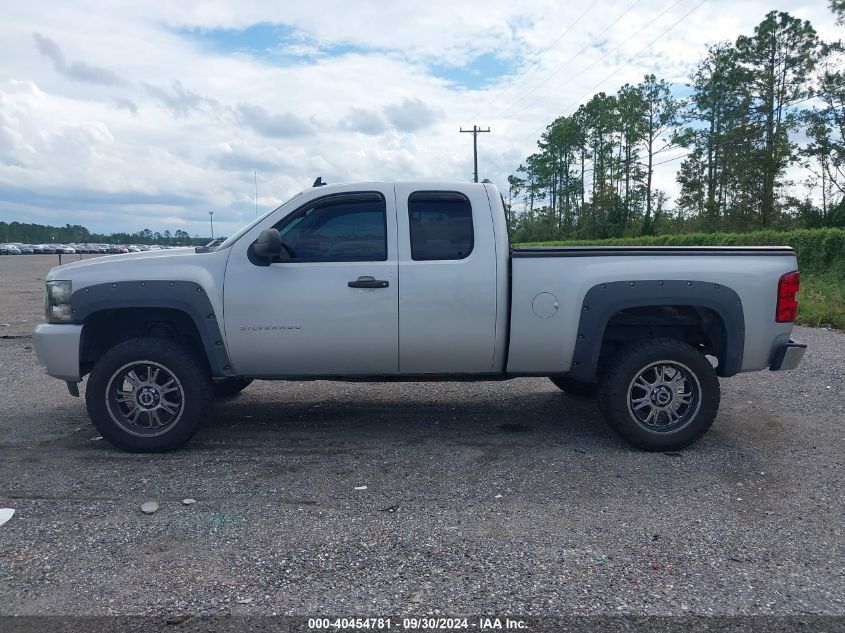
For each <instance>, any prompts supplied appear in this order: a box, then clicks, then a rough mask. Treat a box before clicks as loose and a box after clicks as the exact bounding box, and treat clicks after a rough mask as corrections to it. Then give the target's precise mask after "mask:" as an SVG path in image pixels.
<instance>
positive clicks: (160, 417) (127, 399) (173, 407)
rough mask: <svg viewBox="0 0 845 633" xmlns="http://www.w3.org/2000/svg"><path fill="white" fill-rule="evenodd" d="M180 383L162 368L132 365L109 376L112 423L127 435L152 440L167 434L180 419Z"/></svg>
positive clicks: (144, 363) (150, 363)
mask: <svg viewBox="0 0 845 633" xmlns="http://www.w3.org/2000/svg"><path fill="white" fill-rule="evenodd" d="M184 403H185V392H184V389H183V388H182V383H180V382H179V379H178V378H176V376H174V375H173V374H172V373H171V372H170V370H168V369H167V368H166V367H165V366H164V365H160V364H159V363H155V362H153V361H147V360H143V361H135V362H132V363H129V364H127V365H124V366H123V367H121V368H120V369H118V370H117V371H116V372H115V373H114V374H112V377H111V380H109V384H108V386H107V387H106V404H107V406H108V410H109V414H110V415H111V417H112V419H113V420H114V421H115V422H116V423H117V425H118V426H120V427H121V428H122V429H123V430H125V431H126V432H127V433H132V434H133V435H141V436H146V437H154V436H156V435H162V434H164V433H167V431H169V430H170V429H171V428H173V426H175V424H176V423H177V422H178V421H179V418H181V417H182V410H183V407H184Z"/></svg>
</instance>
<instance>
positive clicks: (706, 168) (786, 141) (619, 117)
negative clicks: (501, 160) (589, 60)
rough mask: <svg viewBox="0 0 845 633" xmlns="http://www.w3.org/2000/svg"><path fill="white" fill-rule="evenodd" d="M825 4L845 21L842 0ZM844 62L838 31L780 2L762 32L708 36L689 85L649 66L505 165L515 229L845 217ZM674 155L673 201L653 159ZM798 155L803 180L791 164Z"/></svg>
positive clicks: (785, 224)
mask: <svg viewBox="0 0 845 633" xmlns="http://www.w3.org/2000/svg"><path fill="white" fill-rule="evenodd" d="M830 6H831V9H832V10H833V11H834V13H835V15H836V16H837V18H838V22H839V24H843V22H845V0H832V2H831V3H830ZM842 62H843V47H842V45H841V43H840V42H823V41H822V40H821V39H820V38H819V36H818V35H817V33H816V31H815V29H814V28H813V26H812V25H811V24H810V22H808V21H806V20H800V19H798V18H795V17H793V16H791V15H789V14H788V13H785V12H777V11H772V12H770V13H768V14H767V15H766V16H765V18H764V19H763V21H762V22H760V24H758V25H757V26H756V27H755V28H754V31H753V33H751V34H749V35H742V36H740V37H738V38H737V40H736V41H735V42H733V43H729V42H721V43H717V44H714V45H712V46H710V47H709V48H708V50H707V51H706V54H705V56H704V58H703V59H702V60H701V62H700V63H699V64H698V65H697V67H696V68H695V69H694V70H693V72H692V73H691V76H690V81H689V83H688V84H687V89H686V92H688V93H689V96H687V97H684V98H678V97H676V96H675V92H676V91H673V86H672V85H671V84H669V83H668V82H666V81H665V80H663V79H659V78H658V77H656V76H655V75H653V74H649V75H646V76H645V77H644V78H643V80H642V81H641V82H640V83H638V84H636V85H630V84H625V85H624V86H622V87H621V88H619V90H618V91H617V92H616V93H615V94H606V93H604V92H600V93H598V94H596V95H595V96H593V97H592V98H591V99H590V100H589V101H588V102H587V103H584V104H582V105H581V106H580V107H579V108H578V109H577V110H576V111H575V112H574V113H572V114H571V115H567V116H560V117H558V118H556V119H555V120H554V121H552V122H551V123H550V124H549V125H548V126H547V127H546V130H545V132H544V133H543V134H542V136H541V138H540V140H539V142H538V144H537V147H538V151H537V152H536V153H534V154H532V155H531V156H528V157H527V158H526V160H525V161H524V162H523V163H522V164H521V165H520V166H519V168H518V169H517V171H516V173H514V174H512V175H510V176H509V177H508V196H509V200H508V208H509V222H510V224H511V230H512V235H513V236H514V238H515V239H516V240H517V241H539V240H552V239H565V238H583V239H598V238H607V237H619V236H637V235H652V234H664V233H676V232H689V231H738V232H744V231H750V230H754V229H776V230H781V229H783V230H785V229H792V228H814V227H835V226H839V227H842V226H845V73H843V71H842V66H843V64H842ZM670 151H671V152H672V153H671V154H670ZM678 152H681V155H680V156H678V155H677V153H678ZM675 161H680V162H679V163H678V169H677V173H676V180H677V183H678V185H679V194H678V196H677V197H676V198H675V199H674V200H672V201H670V200H669V197H668V195H667V193H666V192H665V191H663V190H661V189H659V188H656V187H655V186H654V171H655V168H656V167H658V166H659V165H661V164H665V163H670V162H675ZM794 165H800V166H802V167H803V168H804V171H803V173H806V174H808V178H807V180H805V181H803V182H793V181H791V180H790V179H789V178H788V177H787V171H788V169H789V168H790V167H791V166H794ZM797 190H800V191H801V195H796V193H795V191H797ZM520 202H521V203H522V204H520Z"/></svg>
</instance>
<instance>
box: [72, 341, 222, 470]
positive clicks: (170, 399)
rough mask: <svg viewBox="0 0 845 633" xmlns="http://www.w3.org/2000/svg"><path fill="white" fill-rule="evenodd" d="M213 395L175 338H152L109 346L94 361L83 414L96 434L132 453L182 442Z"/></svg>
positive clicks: (160, 449)
mask: <svg viewBox="0 0 845 633" xmlns="http://www.w3.org/2000/svg"><path fill="white" fill-rule="evenodd" d="M213 400H214V398H213V391H212V384H211V377H210V376H209V374H208V371H207V369H206V368H205V367H204V366H203V364H202V363H201V362H200V361H199V360H198V359H197V358H196V357H195V356H193V355H192V354H191V353H190V352H189V351H188V350H186V349H185V348H183V347H182V346H181V345H179V344H177V343H175V342H174V341H170V340H164V339H157V338H137V339H132V340H129V341H126V342H124V343H120V344H119V345H116V346H115V347H113V348H111V349H110V350H109V351H107V352H106V353H105V354H103V356H102V357H101V358H100V359H99V360H98V361H97V363H96V364H95V365H94V369H93V371H92V372H91V375H90V376H89V378H88V384H87V386H86V389H85V403H86V405H87V407H88V414H89V415H90V416H91V421H92V422H93V423H94V426H95V427H96V428H97V430H98V431H99V432H100V435H102V436H103V437H104V438H105V439H107V440H108V441H109V442H111V443H112V444H114V445H115V446H117V447H118V448H121V449H123V450H125V451H129V452H132V453H158V452H164V451H170V450H173V449H176V448H179V447H181V446H183V445H184V444H185V443H186V442H187V441H188V440H190V439H191V437H192V436H193V435H194V433H196V431H197V429H198V428H199V426H200V424H201V423H202V421H203V420H204V419H205V416H206V413H207V411H208V409H209V406H210V405H211V403H212V402H213ZM133 417H134V418H135V421H134V422H133V420H132V418H133ZM147 425H148V426H147Z"/></svg>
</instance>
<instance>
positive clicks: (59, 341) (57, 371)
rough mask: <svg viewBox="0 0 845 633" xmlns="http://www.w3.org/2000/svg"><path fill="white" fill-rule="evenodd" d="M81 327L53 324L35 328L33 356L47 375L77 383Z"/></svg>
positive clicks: (43, 324) (78, 377) (44, 324)
mask: <svg viewBox="0 0 845 633" xmlns="http://www.w3.org/2000/svg"><path fill="white" fill-rule="evenodd" d="M83 327H84V326H82V325H64V324H62V325H59V324H55V323H41V324H39V325H36V326H35V355H36V356H38V362H39V364H40V365H41V367H43V368H44V371H46V372H47V375H49V376H53V378H60V379H61V380H65V381H67V382H79V380H80V376H79V343H80V340H81V339H82V328H83Z"/></svg>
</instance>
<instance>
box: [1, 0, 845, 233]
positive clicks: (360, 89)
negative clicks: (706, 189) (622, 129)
mask: <svg viewBox="0 0 845 633" xmlns="http://www.w3.org/2000/svg"><path fill="white" fill-rule="evenodd" d="M697 3H698V0H683V1H682V2H680V3H679V4H678V5H677V6H675V7H674V8H671V9H670V10H669V11H667V12H666V13H665V15H663V16H662V17H658V16H660V14H661V12H663V11H664V10H666V8H667V6H671V5H670V4H669V3H667V2H666V0H641V1H640V2H639V3H637V5H636V6H635V8H634V9H633V10H632V11H631V12H630V13H629V14H628V15H626V16H625V18H624V19H622V20H620V21H619V22H618V23H617V24H615V25H613V26H610V25H611V24H612V23H613V20H615V19H616V18H617V17H618V16H619V15H620V14H621V13H622V12H623V11H625V10H626V9H627V8H629V7H630V6H631V4H632V3H631V0H604V1H602V2H600V3H598V4H597V5H596V6H595V7H594V8H593V9H591V10H590V11H588V12H587V13H586V14H585V16H584V17H583V19H582V20H581V22H580V23H579V24H578V25H577V26H576V27H575V28H573V29H572V30H571V31H569V32H568V33H567V34H566V35H565V36H564V37H561V34H562V33H563V32H564V31H565V30H566V29H567V28H568V27H569V26H570V25H571V24H572V23H573V21H574V20H575V19H576V17H578V16H579V15H580V14H581V13H582V12H584V11H585V9H587V7H588V6H590V5H591V4H592V0H574V1H573V2H568V3H561V2H558V1H557V0H526V1H525V2H521V3H513V2H505V0H486V1H485V2H483V3H482V2H480V1H478V2H465V3H454V2H446V1H445V0H430V1H429V2H426V3H418V2H409V1H398V2H393V3H384V2H377V1H376V0H362V1H361V2H356V3H355V4H354V5H350V4H349V3H348V2H345V1H343V0H330V1H327V2H324V3H322V4H321V5H320V9H319V10H315V9H314V7H313V5H309V4H307V3H271V2H261V1H259V0H239V1H238V2H234V1H230V0H204V1H200V0H196V1H185V2H178V3H151V2H147V1H146V0H130V1H127V2H123V3H120V4H119V5H110V4H99V5H98V6H97V10H96V11H91V10H89V9H88V8H87V7H86V6H85V5H84V4H83V5H80V4H78V3H68V2H59V1H58V0H54V1H52V2H39V3H20V2H18V3H7V4H8V6H6V7H4V12H3V20H2V21H0V219H3V220H9V219H17V220H29V221H33V220H34V221H39V222H50V223H54V224H65V223H66V222H71V223H82V224H87V225H89V226H90V228H92V229H97V230H135V229H138V228H144V227H146V226H148V227H149V228H151V229H153V230H164V229H166V228H171V230H172V227H171V226H170V224H174V222H173V221H172V220H173V219H174V218H179V219H181V220H183V221H184V222H185V224H184V225H181V226H180V228H185V229H186V230H188V231H189V232H191V233H195V232H198V233H202V234H206V233H207V222H208V216H207V212H208V211H209V210H214V211H215V216H214V217H215V229H217V227H218V225H219V226H220V230H223V231H232V230H234V229H235V228H237V225H238V224H239V223H242V222H245V221H247V220H249V219H251V218H252V217H253V216H254V206H253V205H254V186H253V172H254V171H257V172H258V182H259V205H260V207H261V208H267V207H270V206H272V205H274V204H275V203H276V201H277V200H279V199H283V198H286V197H288V196H289V195H290V194H291V193H293V192H295V191H296V190H299V189H301V188H304V187H308V186H310V184H311V182H313V180H314V178H315V177H316V176H318V175H322V176H323V177H324V178H325V179H326V180H328V181H330V182H338V181H354V180H379V179H382V180H390V179H405V180H410V179H447V180H448V179H458V180H466V179H469V178H470V177H471V173H472V145H471V141H470V139H469V138H468V137H467V135H461V134H458V129H459V128H460V127H461V126H467V125H469V126H471V125H473V124H480V125H483V126H488V125H489V126H490V127H491V128H492V130H493V133H492V134H485V135H484V136H483V137H482V138H481V139H480V140H479V154H480V167H481V172H482V173H481V175H482V176H486V177H490V178H492V179H493V180H494V182H496V183H498V184H499V185H500V186H502V185H504V184H505V182H506V181H505V179H506V177H507V174H508V173H510V172H512V171H513V170H514V169H515V168H516V166H517V165H518V163H519V161H520V160H522V159H524V157H525V156H526V155H527V154H529V153H531V152H532V151H534V149H535V143H536V139H537V136H538V135H539V133H540V132H541V131H542V129H543V128H544V126H545V125H546V124H547V123H548V122H549V121H551V120H552V119H553V118H554V117H555V116H557V115H559V114H566V113H569V112H571V111H572V110H574V109H575V107H577V104H578V99H579V98H581V97H583V98H585V99H586V98H588V97H589V96H590V94H591V92H592V91H594V90H596V91H598V90H605V91H614V90H615V89H616V88H617V87H618V86H619V85H621V84H622V83H625V82H637V81H639V80H640V79H641V78H642V75H643V74H645V73H646V72H653V73H655V74H656V75H658V76H661V77H665V78H667V79H670V80H673V81H676V82H683V81H684V80H685V78H686V77H687V75H688V74H689V72H690V70H691V68H692V66H693V65H694V64H695V62H696V61H697V60H698V59H699V58H700V57H701V56H702V55H703V54H704V50H705V46H706V44H708V43H712V42H715V41H718V40H732V39H734V38H735V37H736V36H737V35H739V34H740V33H748V32H750V31H751V30H752V29H753V27H754V25H755V24H757V23H758V22H759V21H760V20H761V19H762V18H763V16H764V15H765V13H766V12H767V11H768V10H769V8H770V5H769V2H768V0H766V1H764V0H745V1H743V2H741V3H740V2H729V1H728V0H710V1H709V2H707V3H705V4H704V5H703V6H702V7H701V8H700V9H698V10H697V11H696V12H695V13H693V14H692V15H691V16H690V17H689V18H687V19H686V20H684V21H681V22H680V23H679V24H678V25H677V26H676V27H674V28H673V29H672V30H670V31H669V32H668V33H666V34H665V35H664V36H662V37H660V38H659V39H657V41H656V42H655V43H654V44H653V45H652V46H651V47H650V48H648V50H647V51H646V52H645V53H643V54H642V55H641V56H639V57H636V58H635V59H634V60H633V61H632V62H631V63H627V62H628V60H629V59H630V58H631V56H633V55H635V54H636V53H638V52H639V51H640V50H642V49H643V48H644V47H646V45H648V44H649V42H651V41H652V40H655V38H658V36H659V35H660V34H661V33H662V32H663V31H664V30H666V29H667V28H669V27H670V26H672V24H674V23H675V22H676V21H678V20H679V19H680V18H681V17H682V16H683V15H684V14H685V13H686V12H687V11H689V9H691V8H692V7H693V6H695V5H696V4H697ZM825 5H826V3H825V2H819V1H818V0H792V1H785V2H783V3H781V8H783V9H784V10H787V11H790V12H791V13H793V14H795V15H797V16H800V17H805V18H808V19H811V20H812V21H813V23H814V25H815V26H816V28H817V29H819V31H820V33H821V35H822V36H823V37H825V38H827V39H835V38H836V37H839V36H841V32H838V31H837V30H836V28H835V27H834V26H833V20H832V19H831V17H830V15H829V13H828V12H827V9H826V6H825ZM261 23H270V24H285V25H287V26H288V27H290V28H291V29H293V30H294V31H295V32H296V33H297V34H299V35H297V37H294V38H293V39H292V40H291V41H285V42H278V46H276V47H275V48H273V52H281V53H283V54H284V55H285V56H287V57H285V59H284V60H279V59H278V58H277V57H274V55H273V54H268V55H266V56H264V57H262V56H258V57H251V56H249V55H248V54H244V53H243V52H238V53H231V54H227V53H226V52H225V51H223V50H221V49H219V48H214V47H209V46H205V45H204V44H203V43H202V42H201V41H198V40H197V39H196V38H190V37H185V36H182V35H180V34H179V32H178V29H199V30H203V29H206V30H207V29H215V28H224V29H238V28H245V27H248V26H251V25H255V24H261ZM640 29H642V30H641V32H639V33H638V34H637V35H635V36H633V37H632V34H634V33H637V32H638V31H640ZM34 34H35V35H34ZM597 37H598V38H599V40H598V41H596V42H593V40H594V39H595V38H597ZM553 42H556V43H555V45H554V46H552V47H551V48H549V46H550V45H551V44H552V43H553ZM546 49H548V50H546ZM581 49H585V50H584V52H583V53H581V54H578V52H579V51H580V50H581ZM614 49H618V50H614ZM485 54H487V55H490V54H495V55H496V56H497V57H498V58H499V59H503V60H508V61H509V62H510V63H511V64H512V69H511V74H510V75H508V76H507V77H501V78H491V80H490V82H489V84H488V85H486V87H484V88H477V89H474V88H469V87H466V86H464V85H461V83H460V82H457V83H456V82H454V81H452V80H447V79H445V78H443V77H445V76H448V77H451V78H454V76H455V74H454V72H458V75H460V72H461V71H460V67H462V66H464V65H466V64H468V63H470V62H472V61H473V60H475V59H476V58H477V57H478V56H480V55H485ZM297 57H300V58H301V59H302V63H296V61H295V60H296V58H297ZM47 62H49V63H47ZM443 69H451V70H450V72H449V73H448V74H443ZM452 71H454V72H452ZM467 72H470V71H467ZM473 72H478V68H473ZM605 78H608V79H607V80H606V81H605ZM470 85H475V84H470ZM667 157H671V156H669V155H667ZM677 165H678V163H677V162H676V163H668V164H667V165H665V166H663V167H661V168H660V169H659V171H658V174H657V176H656V180H657V182H658V183H659V185H660V186H661V187H664V188H666V189H668V190H669V191H674V188H675V184H674V172H675V169H676V168H677Z"/></svg>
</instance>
